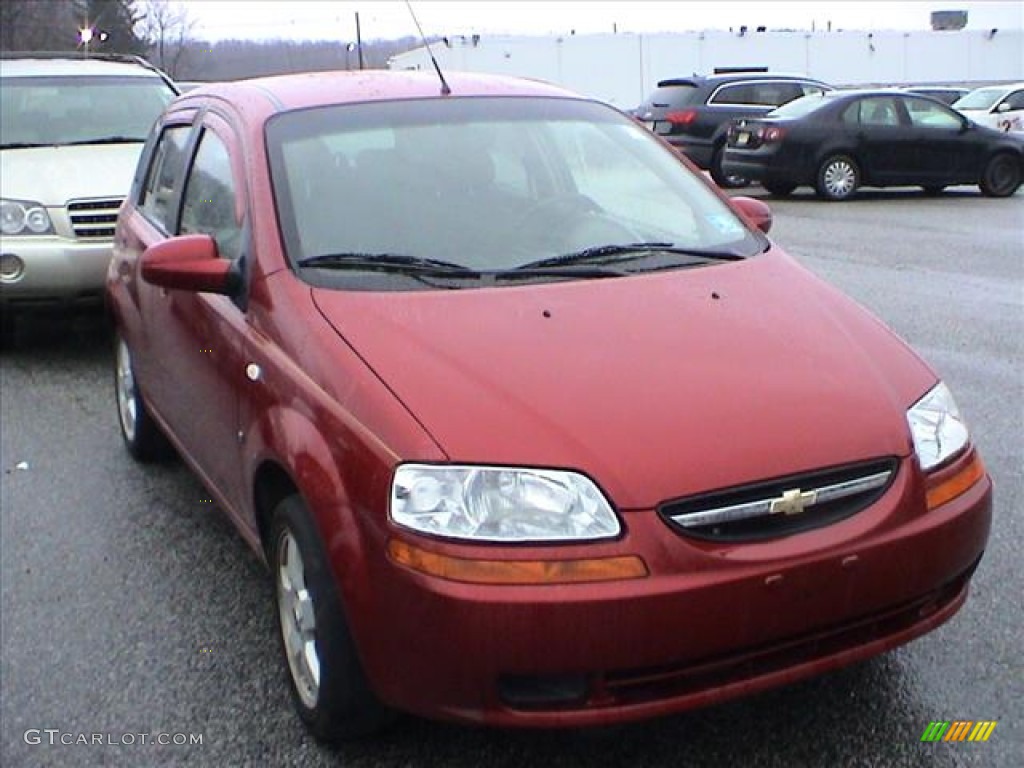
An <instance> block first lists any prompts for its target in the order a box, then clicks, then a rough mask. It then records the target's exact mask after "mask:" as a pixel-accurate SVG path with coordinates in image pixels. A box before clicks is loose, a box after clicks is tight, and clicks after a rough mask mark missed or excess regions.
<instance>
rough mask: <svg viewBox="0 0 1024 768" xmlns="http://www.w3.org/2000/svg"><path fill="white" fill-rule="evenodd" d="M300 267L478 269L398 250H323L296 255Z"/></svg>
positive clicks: (471, 273) (467, 273)
mask: <svg viewBox="0 0 1024 768" xmlns="http://www.w3.org/2000/svg"><path fill="white" fill-rule="evenodd" d="M297 264H298V265H299V266H300V267H318V268H323V269H365V270H379V271H382V272H421V273H430V274H434V275H444V276H446V277H467V278H478V277H480V276H481V274H482V273H481V272H479V271H477V270H475V269H470V268H469V267H464V266H462V265H461V264H455V263H453V262H450V261H442V260H440V259H429V258H426V257H423V256H406V255H404V254H400V253H358V252H352V253H325V254H321V255H319V256H308V257H306V258H304V259H299V261H298V262H297Z"/></svg>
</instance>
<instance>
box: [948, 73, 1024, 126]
mask: <svg viewBox="0 0 1024 768" xmlns="http://www.w3.org/2000/svg"><path fill="white" fill-rule="evenodd" d="M953 109H956V110H959V111H960V112H962V113H963V114H964V115H966V116H967V117H969V118H971V120H973V121H974V122H976V123H978V124H979V125H984V126H986V127H988V128H995V129H996V130H998V131H1024V83H1011V84H1010V85H990V86H987V87H985V88H977V89H975V90H973V91H971V92H970V93H968V94H967V95H966V96H964V97H963V98H961V99H958V100H957V101H954V102H953Z"/></svg>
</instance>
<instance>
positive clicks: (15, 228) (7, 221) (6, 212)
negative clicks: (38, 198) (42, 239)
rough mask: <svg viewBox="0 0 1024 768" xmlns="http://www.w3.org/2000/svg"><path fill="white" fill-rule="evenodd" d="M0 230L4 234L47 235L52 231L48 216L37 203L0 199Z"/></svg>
mask: <svg viewBox="0 0 1024 768" xmlns="http://www.w3.org/2000/svg"><path fill="white" fill-rule="evenodd" d="M0 232H3V233H4V234H5V235H47V234H50V233H52V232H53V225H52V224H51V223H50V216H49V214H48V213H47V212H46V209H45V208H43V206H42V205H40V204H39V203H33V202H31V201H28V200H7V199H3V200H0Z"/></svg>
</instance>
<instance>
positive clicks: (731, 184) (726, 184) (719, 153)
mask: <svg viewBox="0 0 1024 768" xmlns="http://www.w3.org/2000/svg"><path fill="white" fill-rule="evenodd" d="M724 155H725V151H724V149H723V148H722V147H719V148H718V149H716V150H715V154H714V156H713V157H712V158H711V168H709V169H708V170H710V171H711V178H712V179H714V180H715V184H717V185H718V186H720V187H721V188H722V189H739V188H740V187H745V186H747V185H748V184H750V179H747V178H745V177H743V176H737V175H736V174H727V173H726V172H725V171H724V170H722V159H723V157H724Z"/></svg>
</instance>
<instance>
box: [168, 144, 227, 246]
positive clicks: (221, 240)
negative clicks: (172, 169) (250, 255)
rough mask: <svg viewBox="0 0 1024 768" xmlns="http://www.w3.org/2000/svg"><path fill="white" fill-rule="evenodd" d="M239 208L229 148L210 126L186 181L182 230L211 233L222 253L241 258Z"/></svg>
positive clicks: (186, 232)
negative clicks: (237, 213) (237, 212)
mask: <svg viewBox="0 0 1024 768" xmlns="http://www.w3.org/2000/svg"><path fill="white" fill-rule="evenodd" d="M236 208H237V204H236V194H235V182H234V178H233V177H232V174H231V157H230V155H229V154H228V149H227V147H226V146H225V145H224V142H223V141H221V140H220V138H219V137H218V136H217V134H215V133H213V132H212V131H210V130H206V131H204V133H203V135H202V137H201V138H200V140H199V149H198V150H197V151H196V158H195V161H194V162H193V163H192V168H191V169H190V170H189V174H188V178H187V180H186V181H185V195H184V199H183V200H182V205H181V227H180V230H179V232H180V234H183V235H188V234H195V233H202V234H206V235H211V236H212V237H213V239H214V240H216V241H217V250H218V252H219V253H220V255H221V256H223V257H224V258H227V259H237V258H238V257H239V256H240V255H241V248H242V227H241V225H240V224H239V222H238V218H237V216H236V215H235V211H236Z"/></svg>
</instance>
